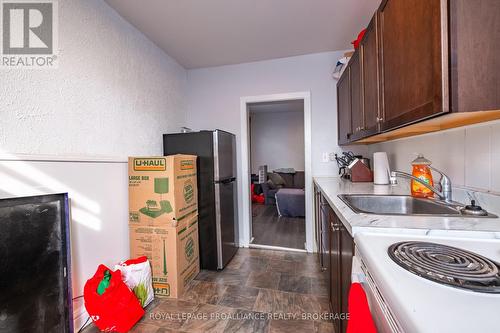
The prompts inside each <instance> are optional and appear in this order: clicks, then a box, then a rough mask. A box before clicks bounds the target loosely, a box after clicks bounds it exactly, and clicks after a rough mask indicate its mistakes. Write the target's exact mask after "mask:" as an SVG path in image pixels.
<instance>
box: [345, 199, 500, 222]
mask: <svg viewBox="0 0 500 333" xmlns="http://www.w3.org/2000/svg"><path fill="white" fill-rule="evenodd" d="M339 198H340V199H341V200H342V201H343V202H344V203H345V204H346V205H347V206H349V207H350V208H351V209H352V210H353V211H354V212H355V213H357V214H359V213H365V214H377V215H417V216H460V217H478V216H471V215H466V214H462V212H461V208H462V207H461V206H459V204H457V205H452V204H447V203H444V202H439V201H436V200H431V199H420V198H414V197H412V196H408V195H369V194H352V195H347V194H345V195H339ZM484 217H496V216H494V215H491V214H488V215H487V216H484Z"/></svg>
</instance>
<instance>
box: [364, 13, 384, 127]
mask: <svg viewBox="0 0 500 333" xmlns="http://www.w3.org/2000/svg"><path fill="white" fill-rule="evenodd" d="M378 40H379V31H378V13H376V14H375V16H373V19H372V20H371V22H370V24H369V25H368V28H367V29H366V33H365V36H364V37H363V40H362V42H361V46H360V49H361V50H360V51H361V72H362V87H363V99H362V103H363V117H364V122H363V128H362V137H367V136H370V135H373V134H376V133H377V132H378V130H379V125H378V124H379V119H380V89H379V88H380V84H379V77H380V75H379V47H378V45H379V43H378Z"/></svg>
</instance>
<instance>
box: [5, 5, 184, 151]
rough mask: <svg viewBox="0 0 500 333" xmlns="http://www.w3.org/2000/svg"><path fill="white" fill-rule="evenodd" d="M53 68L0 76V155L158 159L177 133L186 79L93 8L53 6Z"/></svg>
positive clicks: (116, 20)
mask: <svg viewBox="0 0 500 333" xmlns="http://www.w3.org/2000/svg"><path fill="white" fill-rule="evenodd" d="M58 3H59V47H60V55H59V68H58V69H54V70H39V71H34V70H18V69H15V70H8V71H3V72H2V73H1V75H0V105H1V110H0V112H1V118H0V147H1V148H2V149H4V150H6V151H9V152H12V153H27V154H57V155H65V154H72V155H107V156H120V157H126V156H129V155H141V154H142V155H144V154H161V153H162V141H161V134H163V133H165V132H167V131H172V130H174V129H177V128H178V127H179V126H183V125H184V121H185V111H186V89H187V75H186V71H185V70H184V69H183V68H182V67H181V66H180V65H178V64H177V63H176V62H175V61H174V60H172V59H171V58H170V57H169V56H168V55H166V54H165V53H164V52H163V51H161V50H160V49H159V48H158V47H156V46H155V45H154V44H153V43H152V42H151V41H149V40H148V39H147V38H146V37H144V36H143V35H142V34H141V33H139V32H138V31H137V30H136V29H135V28H134V27H132V26H131V25H130V24H129V23H127V22H126V21H125V20H124V19H123V18H121V17H120V16H119V15H118V14H117V13H116V12H115V11H114V10H112V9H111V8H110V7H108V5H106V4H105V3H104V2H103V1H100V0H64V1H59V2H58Z"/></svg>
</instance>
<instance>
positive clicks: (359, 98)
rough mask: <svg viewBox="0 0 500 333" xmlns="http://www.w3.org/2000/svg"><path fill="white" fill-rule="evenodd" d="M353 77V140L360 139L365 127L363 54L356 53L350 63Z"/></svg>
mask: <svg viewBox="0 0 500 333" xmlns="http://www.w3.org/2000/svg"><path fill="white" fill-rule="evenodd" d="M349 70H350V77H351V130H352V137H351V139H352V140H356V139H358V138H359V137H360V136H361V134H362V132H361V131H362V130H363V129H364V112H363V92H362V86H361V84H362V82H361V81H362V77H361V76H362V71H361V54H360V53H355V54H354V55H353V56H352V58H351V61H350V65H349Z"/></svg>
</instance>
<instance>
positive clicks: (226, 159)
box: [163, 130, 238, 270]
mask: <svg viewBox="0 0 500 333" xmlns="http://www.w3.org/2000/svg"><path fill="white" fill-rule="evenodd" d="M163 152H164V154H165V155H174V154H190V155H197V156H198V159H197V169H198V215H199V216H198V226H199V238H200V261H201V263H200V265H201V268H203V269H211V270H216V269H223V268H224V267H225V266H226V264H227V263H228V262H229V261H230V260H231V258H232V257H233V256H234V254H235V253H236V251H237V250H238V244H237V239H238V209H237V207H238V201H237V189H236V137H235V136H234V134H231V133H228V132H225V131H221V130H215V131H200V132H189V133H177V134H164V135H163Z"/></svg>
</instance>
